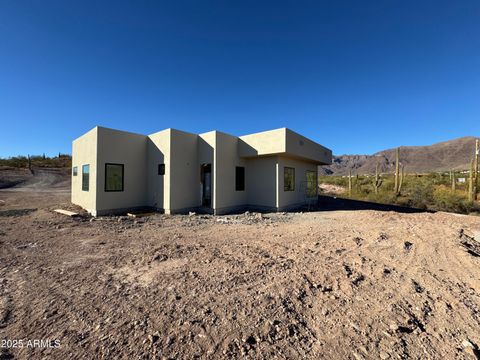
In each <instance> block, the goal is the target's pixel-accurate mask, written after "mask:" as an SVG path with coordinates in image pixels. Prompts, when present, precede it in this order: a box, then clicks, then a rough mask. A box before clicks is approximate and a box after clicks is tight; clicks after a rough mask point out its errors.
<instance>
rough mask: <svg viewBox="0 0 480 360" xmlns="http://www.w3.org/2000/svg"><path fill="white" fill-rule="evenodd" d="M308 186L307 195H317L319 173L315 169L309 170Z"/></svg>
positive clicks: (307, 174)
mask: <svg viewBox="0 0 480 360" xmlns="http://www.w3.org/2000/svg"><path fill="white" fill-rule="evenodd" d="M306 177H307V186H306V195H307V196H309V197H313V196H316V195H317V173H316V172H315V171H311V170H307V173H306Z"/></svg>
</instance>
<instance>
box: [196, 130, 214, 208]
mask: <svg viewBox="0 0 480 360" xmlns="http://www.w3.org/2000/svg"><path fill="white" fill-rule="evenodd" d="M216 144H217V132H216V131H210V132H207V133H204V134H200V135H198V164H199V166H200V165H202V164H211V165H212V208H213V209H215V208H216V207H217V206H216V201H217V196H216V194H215V189H216V188H217V184H216V180H217V177H216V174H215V173H216V168H217V167H216V163H215V159H216V146H217V145H216ZM198 191H199V195H198V196H199V197H200V183H199V184H198Z"/></svg>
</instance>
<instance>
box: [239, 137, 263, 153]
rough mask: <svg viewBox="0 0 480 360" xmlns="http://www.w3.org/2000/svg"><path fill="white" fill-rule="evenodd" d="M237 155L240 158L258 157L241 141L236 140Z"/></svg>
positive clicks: (253, 149)
mask: <svg viewBox="0 0 480 360" xmlns="http://www.w3.org/2000/svg"><path fill="white" fill-rule="evenodd" d="M238 154H239V155H240V156H241V157H254V156H258V151H257V149H255V148H254V147H253V146H251V145H249V144H247V143H246V142H245V141H243V140H242V139H238Z"/></svg>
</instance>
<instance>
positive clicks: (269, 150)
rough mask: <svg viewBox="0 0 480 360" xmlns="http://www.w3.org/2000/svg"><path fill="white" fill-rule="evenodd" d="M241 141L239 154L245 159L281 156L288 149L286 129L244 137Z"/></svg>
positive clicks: (241, 137)
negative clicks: (260, 156) (261, 156)
mask: <svg viewBox="0 0 480 360" xmlns="http://www.w3.org/2000/svg"><path fill="white" fill-rule="evenodd" d="M239 139H240V140H241V146H240V147H239V154H240V156H243V157H251V156H259V155H272V154H279V153H284V152H285V151H286V149H287V145H286V129H285V128H281V129H275V130H270V131H263V132H261V133H256V134H251V135H244V136H240V137H239Z"/></svg>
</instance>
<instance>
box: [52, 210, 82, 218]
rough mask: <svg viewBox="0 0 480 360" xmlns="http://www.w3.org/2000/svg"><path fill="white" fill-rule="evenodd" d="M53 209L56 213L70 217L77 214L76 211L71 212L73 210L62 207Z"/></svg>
mask: <svg viewBox="0 0 480 360" xmlns="http://www.w3.org/2000/svg"><path fill="white" fill-rule="evenodd" d="M53 211H55V212H56V213H59V214H62V215H67V216H70V217H72V216H78V213H76V212H73V211H68V210H63V209H55V210H53Z"/></svg>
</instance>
